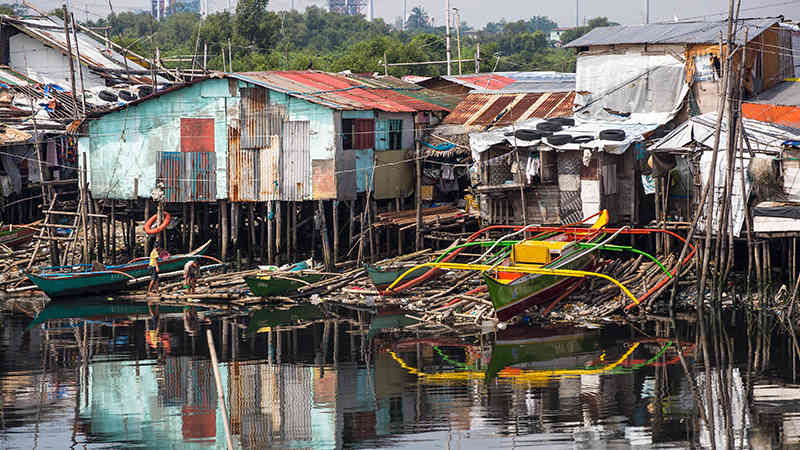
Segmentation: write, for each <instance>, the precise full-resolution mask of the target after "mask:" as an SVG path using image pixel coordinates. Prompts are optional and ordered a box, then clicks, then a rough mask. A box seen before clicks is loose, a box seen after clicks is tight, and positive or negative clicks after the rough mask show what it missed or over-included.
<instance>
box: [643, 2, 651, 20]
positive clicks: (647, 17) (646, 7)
mask: <svg viewBox="0 0 800 450" xmlns="http://www.w3.org/2000/svg"><path fill="white" fill-rule="evenodd" d="M644 23H646V24H648V23H650V0H644Z"/></svg>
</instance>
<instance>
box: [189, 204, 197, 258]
mask: <svg viewBox="0 0 800 450" xmlns="http://www.w3.org/2000/svg"><path fill="white" fill-rule="evenodd" d="M195 208H196V206H195V202H191V203H189V249H190V250H192V249H194V243H195V240H194V227H195V218H196V217H197V211H195Z"/></svg>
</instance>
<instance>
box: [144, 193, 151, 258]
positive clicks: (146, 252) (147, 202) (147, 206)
mask: <svg viewBox="0 0 800 450" xmlns="http://www.w3.org/2000/svg"><path fill="white" fill-rule="evenodd" d="M148 219H150V199H149V198H147V197H145V199H144V220H145V221H147V220H148ZM149 255H150V239H149V238H148V237H147V233H145V235H144V256H149Z"/></svg>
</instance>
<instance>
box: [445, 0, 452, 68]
mask: <svg viewBox="0 0 800 450" xmlns="http://www.w3.org/2000/svg"><path fill="white" fill-rule="evenodd" d="M444 29H445V33H446V35H447V37H446V39H445V41H446V43H447V75H448V76H450V75H452V74H453V73H452V72H451V71H450V0H444Z"/></svg>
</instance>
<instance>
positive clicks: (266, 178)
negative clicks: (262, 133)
mask: <svg viewBox="0 0 800 450" xmlns="http://www.w3.org/2000/svg"><path fill="white" fill-rule="evenodd" d="M280 151H281V138H280V136H270V145H269V147H266V148H262V149H260V150H259V151H258V153H259V159H260V164H259V167H260V169H259V170H260V173H261V176H260V178H261V184H260V186H259V191H258V199H259V200H261V201H265V200H278V199H279V198H280V197H279V194H280V167H281V166H280Z"/></svg>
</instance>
